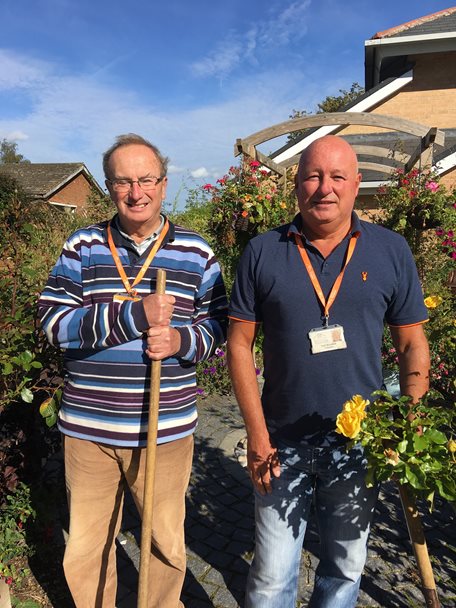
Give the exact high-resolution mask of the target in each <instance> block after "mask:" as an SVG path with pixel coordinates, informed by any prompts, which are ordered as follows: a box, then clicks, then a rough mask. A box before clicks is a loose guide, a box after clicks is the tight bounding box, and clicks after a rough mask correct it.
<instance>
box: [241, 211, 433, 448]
mask: <svg viewBox="0 0 456 608" xmlns="http://www.w3.org/2000/svg"><path fill="white" fill-rule="evenodd" d="M356 232H359V237H358V239H357V242H356V247H355V250H354V253H353V256H352V258H351V260H350V262H349V263H348V265H347V267H346V269H345V274H344V278H343V281H342V284H341V287H340V290H339V292H338V295H337V297H336V300H335V301H334V303H333V305H332V307H331V309H330V316H329V324H330V325H332V324H338V325H342V326H343V328H344V333H345V341H346V343H347V348H346V349H343V350H334V351H329V352H324V353H318V354H312V353H311V348H310V346H311V345H310V340H309V331H310V330H311V329H314V328H321V327H322V326H323V321H322V315H323V310H322V305H321V304H320V301H319V300H318V297H317V295H316V293H315V290H314V288H313V286H312V283H311V280H310V277H309V275H308V273H307V270H306V268H305V266H304V264H303V261H302V258H301V256H300V253H299V250H298V247H297V245H296V242H295V239H294V236H293V233H298V234H299V235H300V233H301V218H300V216H299V215H298V216H296V218H295V219H294V221H293V222H292V223H291V224H287V225H285V226H281V227H279V228H276V229H274V230H271V231H270V232H267V233H265V234H261V235H259V236H257V237H255V238H254V239H252V240H251V241H250V242H249V243H248V245H247V247H246V249H245V251H244V253H243V255H242V257H241V260H240V262H239V266H238V269H237V275H236V280H235V283H234V286H233V292H232V297H231V304H230V312H229V314H230V317H232V318H234V319H239V320H242V321H247V322H255V323H261V324H262V328H263V333H264V345H263V355H264V380H265V382H264V388H263V394H262V403H263V409H264V413H265V417H266V422H267V425H268V429H269V431H270V433H271V434H272V435H273V436H276V437H282V438H283V439H286V440H287V441H291V442H299V443H307V444H310V445H320V446H323V445H328V444H333V443H343V442H344V438H343V437H342V436H341V435H340V434H336V433H335V419H336V416H337V414H338V413H339V412H340V411H341V409H342V405H343V403H344V402H345V401H346V400H347V399H350V398H351V397H352V396H353V395H355V394H360V395H362V396H363V397H365V398H370V397H371V394H372V392H373V391H375V390H377V389H379V388H381V386H382V364H381V343H382V334H383V327H384V323H385V322H386V323H388V324H389V325H395V326H405V325H414V324H419V323H423V322H424V321H426V320H427V311H426V307H425V306H424V302H423V293H422V289H421V285H420V282H419V279H418V273H417V270H416V266H415V262H414V259H413V256H412V253H411V251H410V249H409V246H408V244H407V242H406V240H405V239H404V238H403V237H402V236H400V235H399V234H396V233H394V232H392V231H390V230H387V229H386V228H383V227H381V226H376V225H375V224H371V223H369V222H364V221H360V220H359V218H358V216H357V215H356V214H355V213H353V218H352V229H351V232H350V234H348V235H347V237H346V238H345V239H344V240H343V241H342V242H341V243H340V244H339V245H338V246H337V247H336V249H335V250H334V251H333V252H332V253H331V254H330V255H329V256H328V257H327V258H324V257H323V256H322V255H321V254H320V252H319V251H318V250H317V249H316V248H315V247H313V246H312V245H311V244H310V243H309V242H308V241H307V240H306V239H305V238H304V237H301V236H300V237H299V238H303V242H304V245H305V247H306V250H307V253H308V255H309V258H310V261H311V263H312V266H313V268H314V270H315V274H316V276H317V278H318V280H319V282H320V285H321V287H322V290H323V293H324V295H325V297H326V298H328V295H329V292H330V291H331V288H332V286H333V284H334V282H335V280H336V278H337V276H338V275H339V273H340V271H341V269H342V268H343V265H344V261H345V256H346V252H347V247H348V243H349V240H350V238H351V236H352V235H353V234H354V233H356Z"/></svg>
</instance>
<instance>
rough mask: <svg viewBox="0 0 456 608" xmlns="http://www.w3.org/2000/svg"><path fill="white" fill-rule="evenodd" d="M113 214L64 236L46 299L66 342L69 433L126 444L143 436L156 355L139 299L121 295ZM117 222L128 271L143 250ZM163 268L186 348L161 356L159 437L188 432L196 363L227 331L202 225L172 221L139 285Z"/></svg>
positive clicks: (151, 284)
mask: <svg viewBox="0 0 456 608" xmlns="http://www.w3.org/2000/svg"><path fill="white" fill-rule="evenodd" d="M106 226H107V222H102V223H100V224H96V225H93V226H89V227H88V228H84V229H82V230H78V231H77V232H75V233H74V234H73V235H72V236H71V237H70V238H69V239H68V241H67V242H66V243H65V245H64V248H63V251H62V253H61V256H60V258H59V260H58V261H57V264H56V265H55V267H54V269H53V270H52V272H51V274H50V276H49V279H48V282H47V285H46V287H45V289H44V291H43V293H42V294H41V297H40V300H39V315H40V318H41V322H42V327H43V329H44V331H45V333H46V335H47V337H48V340H49V341H50V342H51V343H52V344H53V345H55V346H59V347H60V348H62V349H63V350H64V351H65V369H66V378H65V389H64V394H63V400H62V407H61V410H60V415H59V428H60V430H61V431H62V432H63V433H64V434H68V435H71V436H73V437H78V438H81V439H89V440H92V441H98V442H100V443H105V444H110V445H118V446H123V447H138V446H143V445H145V440H146V434H147V422H148V421H147V411H148V403H149V378H150V360H149V358H148V357H147V356H146V355H145V352H144V351H145V348H146V342H145V339H144V332H145V330H146V329H147V320H146V317H145V314H144V309H143V305H142V303H141V302H131V301H124V302H114V301H113V296H114V295H115V294H116V293H122V292H123V291H124V287H123V284H122V281H121V279H120V277H119V275H118V272H117V269H116V267H115V263H114V260H113V258H112V255H111V252H110V250H109V246H108V244H107V235H106ZM112 232H113V238H114V242H115V244H116V247H117V249H118V253H119V256H120V259H121V260H122V263H123V265H124V269H125V272H126V274H127V276H128V278H129V280H130V282H131V281H132V280H133V279H134V277H135V276H136V274H137V273H138V271H139V269H140V268H141V266H142V264H143V261H144V259H145V258H146V257H147V254H148V252H149V250H147V251H146V252H144V254H143V255H142V256H141V257H140V258H139V259H138V256H137V254H135V252H134V251H133V250H132V249H131V247H130V245H129V243H128V241H127V240H125V239H124V238H123V237H122V235H121V234H120V233H119V231H118V230H117V229H116V222H113V225H112ZM157 268H163V269H164V270H166V274H167V281H166V293H168V294H171V295H174V296H175V298H176V303H175V308H174V315H173V318H172V321H171V323H172V325H173V327H175V328H176V329H177V330H178V331H179V332H180V334H181V342H182V346H181V351H180V352H179V353H176V355H175V356H174V357H170V358H168V359H166V360H164V361H162V381H161V386H160V410H159V424H158V442H159V443H163V442H166V441H172V440H174V439H178V438H180V437H184V436H186V435H189V434H191V433H192V432H193V431H194V428H195V426H196V421H197V413H196V396H195V393H196V377H195V364H196V362H198V361H201V360H203V359H207V358H208V357H210V356H211V355H212V354H213V353H214V351H215V349H216V347H217V346H218V345H219V344H221V343H222V342H223V341H224V339H225V334H226V311H227V301H226V294H225V288H224V285H223V281H222V277H221V273H220V267H219V265H218V262H217V261H216V259H215V257H214V254H213V252H212V250H211V249H210V247H209V245H208V244H207V243H206V242H205V241H204V239H202V238H201V237H200V236H199V235H198V234H196V233H194V232H192V231H189V230H186V229H184V228H182V227H180V226H174V225H172V224H171V223H170V230H169V232H168V234H167V236H166V238H165V241H164V243H163V245H162V247H161V248H160V250H159V251H158V252H157V254H156V256H155V258H154V260H153V261H152V264H151V266H150V267H149V269H148V270H147V271H146V273H145V275H144V278H143V279H142V281H141V282H140V283H139V285H137V290H138V293H139V294H140V295H143V296H145V295H148V294H150V293H153V291H154V290H155V280H156V270H157Z"/></svg>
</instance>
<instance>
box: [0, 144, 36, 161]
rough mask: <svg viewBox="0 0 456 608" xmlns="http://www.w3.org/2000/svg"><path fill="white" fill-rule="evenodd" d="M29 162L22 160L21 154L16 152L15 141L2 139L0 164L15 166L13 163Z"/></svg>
mask: <svg viewBox="0 0 456 608" xmlns="http://www.w3.org/2000/svg"><path fill="white" fill-rule="evenodd" d="M29 162H30V161H29V160H27V159H26V158H24V156H23V155H22V154H19V153H18V151H17V143H16V142H15V141H8V140H7V139H2V140H1V141H0V164H15V163H29Z"/></svg>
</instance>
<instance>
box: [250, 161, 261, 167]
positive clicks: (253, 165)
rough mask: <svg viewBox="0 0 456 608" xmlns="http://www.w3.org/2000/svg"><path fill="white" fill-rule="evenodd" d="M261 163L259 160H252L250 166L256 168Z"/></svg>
mask: <svg viewBox="0 0 456 608" xmlns="http://www.w3.org/2000/svg"><path fill="white" fill-rule="evenodd" d="M260 164H261V163H259V162H258V161H257V160H252V162H251V163H250V166H251V167H252V169H256V168H257V167H259V166H260Z"/></svg>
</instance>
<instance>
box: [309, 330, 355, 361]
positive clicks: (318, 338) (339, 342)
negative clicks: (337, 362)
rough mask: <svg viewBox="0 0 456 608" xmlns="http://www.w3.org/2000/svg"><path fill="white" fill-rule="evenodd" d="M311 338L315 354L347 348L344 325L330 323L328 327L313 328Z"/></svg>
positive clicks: (310, 333)
mask: <svg viewBox="0 0 456 608" xmlns="http://www.w3.org/2000/svg"><path fill="white" fill-rule="evenodd" d="M309 339H310V344H311V350H312V354H313V355H316V354H317V353H326V352H327V351H330V350H342V349H343V348H347V343H346V342H345V337H344V328H343V327H342V325H328V327H317V328H316V329H311V330H310V331H309Z"/></svg>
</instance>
